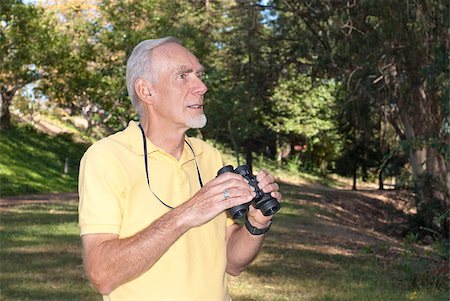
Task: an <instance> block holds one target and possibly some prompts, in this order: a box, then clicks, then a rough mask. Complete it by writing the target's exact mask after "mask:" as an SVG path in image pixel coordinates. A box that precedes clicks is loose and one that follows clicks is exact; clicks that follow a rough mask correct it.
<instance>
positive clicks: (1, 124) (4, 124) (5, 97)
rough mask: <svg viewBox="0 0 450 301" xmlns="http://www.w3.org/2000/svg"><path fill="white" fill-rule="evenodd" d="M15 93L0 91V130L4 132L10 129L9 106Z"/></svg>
mask: <svg viewBox="0 0 450 301" xmlns="http://www.w3.org/2000/svg"><path fill="white" fill-rule="evenodd" d="M15 92H16V91H7V90H6V89H2V90H1V94H0V97H1V98H2V99H1V112H0V129H1V130H6V129H9V128H10V127H11V113H10V111H9V107H10V106H11V102H12V98H13V96H14V94H15Z"/></svg>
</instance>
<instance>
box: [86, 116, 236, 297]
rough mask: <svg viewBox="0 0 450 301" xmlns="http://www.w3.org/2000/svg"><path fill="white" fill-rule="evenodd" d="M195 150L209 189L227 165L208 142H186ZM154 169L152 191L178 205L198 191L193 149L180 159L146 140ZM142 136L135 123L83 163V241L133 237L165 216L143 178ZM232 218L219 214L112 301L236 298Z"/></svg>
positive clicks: (189, 233) (164, 209) (93, 150)
mask: <svg viewBox="0 0 450 301" xmlns="http://www.w3.org/2000/svg"><path fill="white" fill-rule="evenodd" d="M186 140H187V142H189V144H190V145H191V146H192V148H193V150H194V153H195V157H196V159H197V162H198V166H199V169H200V174H201V178H202V180H203V183H204V184H206V183H207V182H209V181H210V180H211V179H213V178H215V176H216V173H217V171H218V170H219V169H220V168H221V167H222V158H221V156H220V154H219V152H218V151H217V150H216V149H215V148H213V147H212V146H210V145H208V144H207V143H205V142H204V141H202V140H200V139H196V138H188V137H186ZM147 147H148V170H149V175H150V179H151V180H150V181H151V187H152V190H153V192H154V193H155V194H156V195H157V196H158V197H159V198H160V199H161V200H163V201H164V202H165V203H166V204H168V205H170V206H172V207H175V206H177V205H179V204H181V203H183V202H185V201H186V200H188V199H189V198H190V197H192V196H193V195H194V194H195V193H196V192H197V191H198V190H199V189H200V184H199V180H198V174H197V169H196V167H195V161H194V155H193V153H192V151H191V149H190V148H189V147H188V146H187V145H185V147H184V150H183V153H182V155H181V158H180V160H176V159H175V158H174V157H173V156H171V155H169V154H167V153H166V152H164V151H163V150H161V149H159V148H157V147H156V146H155V145H153V144H152V143H151V141H150V140H148V139H147ZM143 154H144V150H143V141H142V134H141V131H140V129H139V127H138V124H137V123H136V122H133V121H131V122H130V123H129V125H128V127H127V128H126V129H125V130H123V131H121V132H118V133H116V134H114V135H111V136H109V137H107V138H104V139H102V140H100V141H98V142H96V143H95V144H94V145H92V146H91V147H90V148H89V149H88V150H87V151H86V153H85V155H84V156H83V158H82V160H81V165H80V175H79V194H80V203H79V223H80V228H81V235H84V234H88V233H114V234H118V235H119V237H120V238H125V237H129V236H132V235H134V234H135V233H137V232H139V231H140V230H142V229H144V228H145V227H147V226H148V225H150V224H151V223H152V221H154V220H155V219H157V218H159V217H160V216H161V215H163V214H164V213H166V212H167V211H168V210H170V209H168V208H167V207H165V206H164V205H162V204H161V203H160V202H159V201H158V200H157V199H156V198H155V197H154V196H153V194H152V193H151V191H150V189H149V187H148V185H147V179H146V175H145V166H144V156H143ZM226 227H227V217H226V214H225V213H222V214H220V215H219V216H217V217H216V218H214V219H213V220H211V221H210V222H208V223H206V224H205V225H202V226H199V227H196V228H192V229H190V230H189V231H187V232H186V233H185V234H184V235H183V236H182V237H180V238H179V239H178V240H177V241H176V242H175V243H174V244H173V245H172V246H171V247H170V248H169V250H168V251H167V252H166V253H165V254H164V255H163V256H162V257H161V258H160V259H159V260H158V261H157V262H156V264H155V265H154V266H152V267H151V268H150V269H149V270H148V271H147V272H145V273H144V274H142V275H141V276H140V277H138V278H137V279H134V280H132V281H130V282H128V283H125V284H123V285H122V286H120V287H118V288H117V289H115V290H114V291H113V292H112V293H111V294H110V295H109V296H104V300H110V301H116V300H117V301H128V300H130V301H140V300H149V301H150V300H151V301H159V300H161V301H162V300H164V301H169V300H170V301H196V300H198V301H215V300H226V301H228V300H230V297H229V294H228V279H227V275H226V273H225V269H226V264H227V260H226V242H225V232H226Z"/></svg>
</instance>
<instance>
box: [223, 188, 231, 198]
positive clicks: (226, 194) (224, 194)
mask: <svg viewBox="0 0 450 301" xmlns="http://www.w3.org/2000/svg"><path fill="white" fill-rule="evenodd" d="M229 197H230V193H229V192H228V191H227V190H226V189H225V190H224V191H223V198H224V199H225V200H226V199H228V198H229Z"/></svg>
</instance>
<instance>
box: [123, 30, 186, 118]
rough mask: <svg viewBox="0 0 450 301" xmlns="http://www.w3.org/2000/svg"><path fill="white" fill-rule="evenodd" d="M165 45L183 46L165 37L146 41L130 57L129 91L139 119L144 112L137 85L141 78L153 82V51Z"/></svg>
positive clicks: (171, 38)
mask: <svg viewBox="0 0 450 301" xmlns="http://www.w3.org/2000/svg"><path fill="white" fill-rule="evenodd" d="M165 43H177V44H180V45H181V42H180V41H179V40H177V39H176V38H173V37H165V38H161V39H153V40H144V41H142V42H140V43H139V44H138V45H137V46H136V47H134V49H133V51H132V52H131V55H130V57H129V58H128V61H127V72H126V73H127V74H126V80H127V90H128V95H130V98H131V104H132V105H133V107H134V109H135V110H136V112H137V113H138V115H139V119H141V118H142V116H143V114H144V110H143V107H142V104H141V102H140V100H139V97H138V96H137V94H136V90H135V83H136V80H137V79H138V78H139V77H142V78H145V79H147V80H150V81H151V80H152V75H154V74H153V73H152V71H153V69H152V51H153V49H154V48H156V47H158V46H160V45H162V44H165Z"/></svg>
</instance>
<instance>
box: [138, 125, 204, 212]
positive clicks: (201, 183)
mask: <svg viewBox="0 0 450 301" xmlns="http://www.w3.org/2000/svg"><path fill="white" fill-rule="evenodd" d="M139 129H140V130H141V133H142V144H143V145H144V165H145V175H146V176H147V184H148V188H150V191H151V192H152V194H153V195H154V196H155V197H156V199H157V200H158V201H159V202H160V203H161V204H163V205H164V206H166V207H167V208H170V209H173V207H172V206H169V205H167V204H166V203H165V202H163V201H162V200H161V199H160V198H159V197H158V196H157V195H156V194H155V193H154V192H153V190H152V187H151V185H150V175H149V172H148V155H147V139H146V137H145V132H144V128H143V127H142V124H140V123H139ZM184 142H185V143H186V144H187V145H188V146H189V148H190V149H191V151H192V154H193V155H194V161H195V167H196V168H197V175H198V182H199V184H200V187H203V181H202V177H201V175H200V169H199V168H198V163H197V158H196V156H195V152H194V149H193V148H192V146H191V145H190V144H189V143H188V142H187V141H186V140H184Z"/></svg>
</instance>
